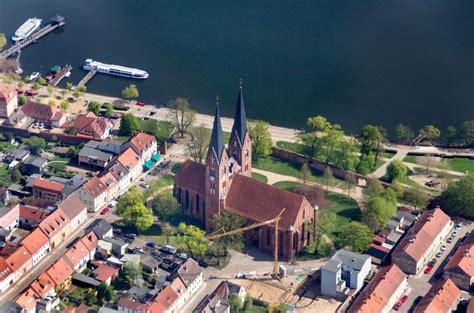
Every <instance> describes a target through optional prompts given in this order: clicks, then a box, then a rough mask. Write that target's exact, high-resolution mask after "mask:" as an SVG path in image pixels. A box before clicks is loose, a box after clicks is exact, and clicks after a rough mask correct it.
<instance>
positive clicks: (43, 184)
mask: <svg viewBox="0 0 474 313" xmlns="http://www.w3.org/2000/svg"><path fill="white" fill-rule="evenodd" d="M33 188H40V189H44V190H48V191H55V192H58V193H59V192H61V191H63V189H64V185H63V184H61V183H57V182H54V181H49V180H46V179H42V178H35V180H33Z"/></svg>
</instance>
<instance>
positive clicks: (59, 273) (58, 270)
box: [46, 258, 74, 286]
mask: <svg viewBox="0 0 474 313" xmlns="http://www.w3.org/2000/svg"><path fill="white" fill-rule="evenodd" d="M73 272H74V270H73V269H72V267H71V266H70V265H69V264H68V263H67V262H66V260H64V259H63V258H60V259H58V260H57V261H56V263H54V264H53V266H51V267H50V268H49V270H47V271H46V273H47V274H48V275H49V276H50V277H51V279H52V280H53V282H54V285H55V286H58V285H61V284H62V283H63V282H64V281H65V280H66V279H67V278H68V277H69V276H71V275H72V273H73Z"/></svg>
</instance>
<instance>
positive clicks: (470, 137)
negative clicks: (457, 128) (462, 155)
mask: <svg viewBox="0 0 474 313" xmlns="http://www.w3.org/2000/svg"><path fill="white" fill-rule="evenodd" d="M460 136H461V141H462V143H464V144H465V145H466V146H472V145H474V120H471V121H465V122H464V123H462V128H461V134H460Z"/></svg>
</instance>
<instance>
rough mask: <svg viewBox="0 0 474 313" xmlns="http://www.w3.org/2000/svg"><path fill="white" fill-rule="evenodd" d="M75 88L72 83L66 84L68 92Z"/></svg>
mask: <svg viewBox="0 0 474 313" xmlns="http://www.w3.org/2000/svg"><path fill="white" fill-rule="evenodd" d="M73 86H74V84H73V83H71V82H67V83H66V89H67V90H71V89H72V87H73Z"/></svg>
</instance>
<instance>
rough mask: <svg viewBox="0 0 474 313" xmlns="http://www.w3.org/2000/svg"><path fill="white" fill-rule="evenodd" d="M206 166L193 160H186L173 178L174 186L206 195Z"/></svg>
mask: <svg viewBox="0 0 474 313" xmlns="http://www.w3.org/2000/svg"><path fill="white" fill-rule="evenodd" d="M205 175H206V166H205V165H204V164H202V163H198V162H195V161H193V160H187V161H186V163H184V165H183V166H182V167H181V169H180V170H179V172H178V173H176V175H175V176H174V182H175V185H176V186H178V187H182V188H185V189H188V190H191V191H194V192H197V193H199V194H201V195H204V194H205V193H206V189H205V188H206V182H205V177H206V176H205Z"/></svg>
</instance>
